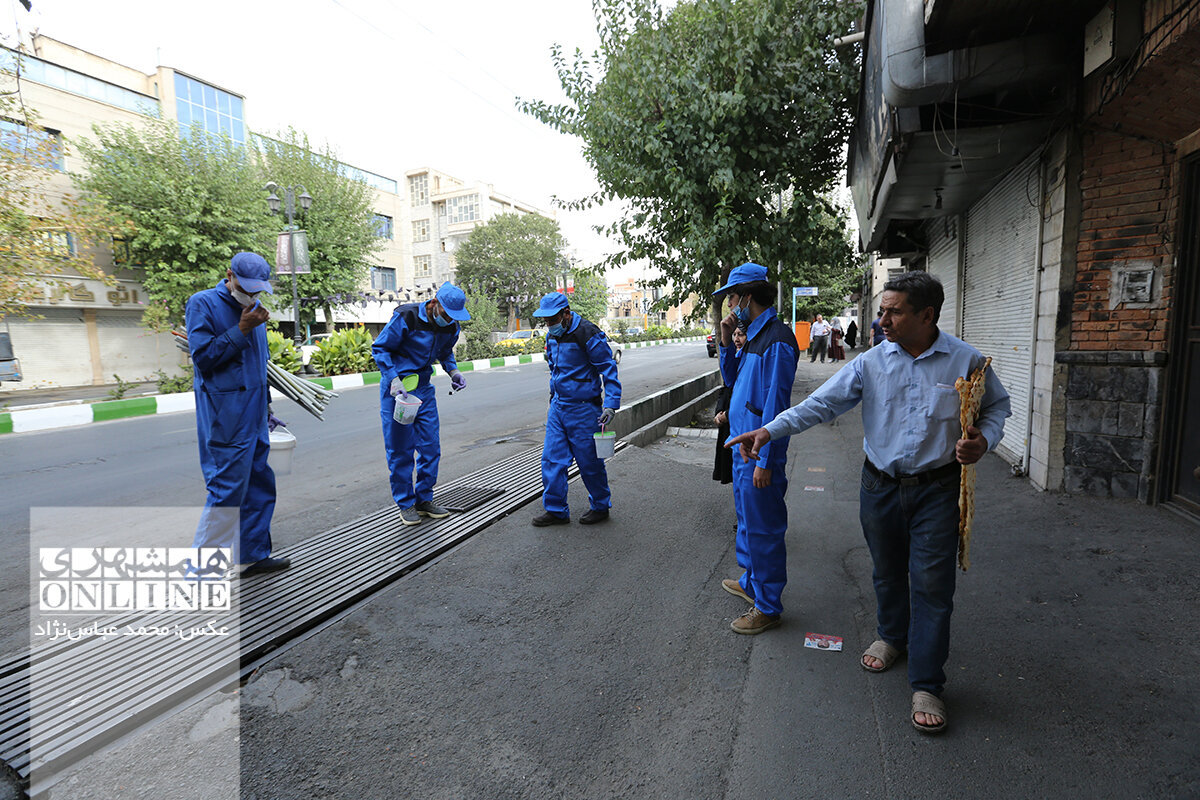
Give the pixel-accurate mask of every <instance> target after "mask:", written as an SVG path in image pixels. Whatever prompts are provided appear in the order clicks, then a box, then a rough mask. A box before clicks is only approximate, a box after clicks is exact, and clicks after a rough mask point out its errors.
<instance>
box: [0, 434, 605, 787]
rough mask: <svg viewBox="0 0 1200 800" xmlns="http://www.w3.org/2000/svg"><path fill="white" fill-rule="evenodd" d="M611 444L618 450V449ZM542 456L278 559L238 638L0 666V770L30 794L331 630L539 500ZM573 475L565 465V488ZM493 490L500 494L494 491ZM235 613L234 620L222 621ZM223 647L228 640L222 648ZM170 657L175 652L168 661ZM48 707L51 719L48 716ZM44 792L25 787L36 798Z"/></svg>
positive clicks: (96, 648) (249, 596)
mask: <svg viewBox="0 0 1200 800" xmlns="http://www.w3.org/2000/svg"><path fill="white" fill-rule="evenodd" d="M624 446H625V443H624V442H618V443H617V448H618V449H624ZM541 452H542V451H541V448H540V447H538V448H534V449H531V450H527V451H525V452H523V453H518V454H517V455H515V456H512V457H510V458H508V459H505V460H504V461H500V462H498V463H496V464H493V465H492V466H490V467H486V468H484V469H482V470H479V471H478V472H475V473H472V474H470V475H466V476H464V477H462V478H459V479H458V480H455V481H452V482H450V483H448V484H447V485H446V486H445V488H444V489H442V490H440V491H439V492H438V493H437V494H436V495H435V497H434V499H435V501H437V502H439V503H441V502H443V500H444V502H445V503H447V504H448V505H447V507H448V508H463V509H465V510H464V511H462V512H461V513H457V514H454V515H452V516H450V517H448V518H446V519H442V520H426V521H424V522H422V524H421V525H417V526H406V525H403V524H402V523H401V522H400V516H399V513H398V512H397V510H396V509H395V508H394V507H389V508H386V509H383V510H381V511H377V512H375V513H374V514H369V515H367V516H365V517H362V518H361V519H358V520H355V521H354V522H351V523H348V524H346V525H342V526H341V527H338V528H334V529H332V530H330V531H328V532H327V533H325V534H322V535H320V536H315V537H313V538H312V539H309V540H307V541H304V542H300V543H298V544H296V545H294V546H292V547H289V548H285V549H284V550H281V551H279V553H278V555H288V556H290V557H291V558H292V560H293V563H294V566H293V567H292V568H291V569H289V570H287V571H286V572H281V573H277V574H274V575H271V576H269V577H268V578H267V579H262V578H250V579H246V580H245V581H239V582H235V584H234V591H233V604H234V606H235V607H236V608H238V609H239V611H238V612H237V613H238V614H239V623H240V625H239V628H240V630H239V636H238V637H207V638H205V639H204V640H203V643H202V644H200V645H198V646H197V648H195V649H186V650H184V649H181V648H179V647H178V644H177V641H178V640H176V639H175V638H174V637H160V636H150V637H134V638H131V639H126V640H124V641H125V642H130V643H132V645H136V646H121V641H122V640H121V637H117V638H116V639H114V640H113V641H106V640H104V639H102V638H98V637H89V638H82V639H80V640H78V641H59V642H53V643H50V644H45V645H40V646H38V647H35V648H31V649H30V650H29V651H27V652H26V653H25V654H23V655H21V656H18V657H17V658H14V659H11V660H9V661H7V662H3V663H0V760H2V761H4V762H5V763H6V764H8V765H9V766H10V767H11V768H12V769H13V770H14V771H15V772H16V773H17V774H18V775H19V776H20V778H21V780H22V781H24V782H25V783H26V785H28V784H29V780H30V775H31V774H32V773H33V771H34V770H35V769H37V770H43V769H46V768H49V774H54V773H58V772H60V771H61V770H63V769H64V768H66V767H67V766H69V765H71V764H72V763H74V762H76V761H77V760H79V759H80V758H82V757H84V756H86V755H88V754H90V753H91V752H93V751H94V750H96V749H97V748H98V747H100V746H101V745H103V744H106V743H108V742H111V741H113V740H115V739H117V738H118V737H120V736H122V735H124V734H125V733H127V732H129V731H131V730H134V729H136V728H139V727H142V726H146V725H148V724H150V723H152V722H153V721H154V719H155V718H156V717H158V716H160V715H164V714H166V713H168V712H170V711H172V710H174V709H177V708H182V707H184V706H186V705H189V704H191V703H193V702H194V701H196V700H198V699H199V698H201V697H203V696H204V695H205V694H208V693H210V692H212V691H214V690H216V689H219V688H221V687H222V686H225V685H227V684H228V683H229V682H230V678H231V676H232V675H234V674H235V673H236V674H237V675H238V676H239V677H240V678H242V679H244V678H246V677H247V676H248V675H249V674H250V673H251V672H252V671H253V670H254V669H256V668H257V667H258V665H260V664H261V663H262V662H264V661H265V660H267V658H268V654H270V656H271V657H273V656H275V655H278V651H279V649H280V648H281V647H283V646H285V645H286V644H288V643H289V642H292V641H295V640H297V639H299V638H300V637H301V636H302V635H303V634H305V633H307V632H309V631H311V630H313V629H314V628H317V627H319V626H323V625H327V624H329V623H330V622H333V621H336V619H338V618H340V617H341V616H345V615H346V614H348V613H349V612H350V611H351V610H353V608H354V607H355V606H356V605H358V604H359V603H360V602H362V601H363V600H365V599H367V598H368V597H369V596H370V595H372V594H374V593H375V592H377V591H379V590H380V589H382V588H384V587H385V586H387V585H388V584H390V583H392V582H394V581H395V580H397V579H398V578H400V577H402V576H403V575H405V574H406V573H408V572H411V571H412V570H413V569H415V568H417V567H419V566H421V565H422V564H425V563H427V562H429V561H430V560H432V559H434V558H436V557H437V556H438V555H440V554H442V553H444V552H445V551H447V550H449V549H450V548H452V547H454V546H455V545H457V544H459V543H460V542H462V541H464V540H466V539H468V538H470V537H471V536H473V535H474V534H476V533H478V532H479V531H481V530H483V529H484V528H486V527H487V526H488V525H490V524H491V523H492V522H494V521H496V520H498V519H500V518H502V517H505V516H507V515H509V514H511V513H512V512H513V511H515V510H516V509H518V508H519V507H521V506H522V505H525V504H526V503H528V502H530V501H531V500H533V499H535V498H536V497H537V496H538V495H540V494H541V491H542V483H541V473H540V470H539V469H538V468H537V467H538V465H539V464H540V460H541ZM577 475H578V468H577V467H574V466H572V467H571V471H570V478H571V479H574V478H575V477H576V476H577ZM497 486H506V487H507V488H506V489H501V490H499V491H497V490H496V488H495V487H497ZM231 613H232V612H231ZM195 619H196V617H195V612H178V613H169V612H168V613H163V612H159V613H157V614H153V615H151V614H147V613H143V614H128V615H123V616H117V617H113V618H111V619H108V620H103V621H99V622H97V623H96V624H97V627H99V628H106V627H110V626H112V627H117V628H119V629H124V628H125V626H127V625H133V626H135V627H136V626H139V625H157V626H162V627H167V626H172V625H173V624H174V623H176V622H178V623H179V624H180V625H181V626H183V627H185V628H186V627H187V626H188V624H189V623H190V624H194V623H195ZM231 640H232V641H231ZM172 647H173V648H174V649H175V654H174V655H173V656H172V655H171V649H172ZM35 669H36V670H38V672H39V676H41V681H40V685H39V703H40V705H41V707H42V709H43V712H42V713H41V714H40V716H39V719H38V735H39V750H38V752H37V753H33V752H31V749H32V746H33V745H32V742H31V731H30V720H29V713H30V698H29V692H30V683H31V673H32V671H33V670H35ZM45 709H53V710H50V711H45ZM52 783H53V778H51V779H50V781H49V782H47V783H46V784H45V785H40V786H36V787H31V791H42V790H44V789H45V788H48V787H49V786H50V785H52Z"/></svg>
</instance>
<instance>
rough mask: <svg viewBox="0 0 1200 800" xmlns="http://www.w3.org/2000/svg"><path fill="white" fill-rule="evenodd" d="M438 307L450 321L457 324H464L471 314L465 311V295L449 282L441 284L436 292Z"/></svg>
mask: <svg viewBox="0 0 1200 800" xmlns="http://www.w3.org/2000/svg"><path fill="white" fill-rule="evenodd" d="M435 297H437V301H438V305H440V306H441V307H442V310H443V311H445V312H446V314H447V316H449V317H450V319H453V320H457V321H459V322H466V321H467V320H469V319H470V318H471V312H470V311H467V295H466V292H464V291H463V290H462V289H460V288H458V287H457V286H455V285H454V284H453V283H451V282H450V281H446V282H445V283H443V284H442V286H441V288H440V289H438V290H437V294H436V295H435Z"/></svg>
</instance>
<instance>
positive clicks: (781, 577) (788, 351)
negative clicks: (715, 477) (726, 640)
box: [713, 262, 800, 635]
mask: <svg viewBox="0 0 1200 800" xmlns="http://www.w3.org/2000/svg"><path fill="white" fill-rule="evenodd" d="M776 293H777V292H776V289H775V285H774V284H772V283H768V282H767V268H766V267H764V266H762V265H760V264H755V263H752V262H749V263H746V264H742V265H741V266H738V267H735V268H734V269H732V270H730V272H729V281H728V283H726V284H725V285H724V286H722V287H721V288H720V289H718V290H717V291H716V292H714V293H713V296H714V297H718V296H721V295H724V296H725V297H727V298H728V300H729V308H730V314H729V315H728V316H727V317H725V318H724V319H723V320H721V345H720V353H721V374H722V377H723V378H724V380H725V384H726V385H728V386H732V387H733V393H732V395H731V398H730V402H729V431H730V433H731V434H732V435H733V436H738V435H740V434H743V433H745V432H747V431H752V430H754V429H756V428H760V427H762V424H763V420H770V419H773V418H774V416H775V415H776V414H778V413H779V412H780V411H783V410H784V409H786V408H789V407H790V406H791V397H792V384H793V383H794V382H795V380H796V362H797V361H798V360H799V358H800V353H799V350H798V348H797V346H796V336H795V334H794V333H793V332H792V331H791V329H789V328H788V326H787V325H786V324H784V322H783V321H782V320H781V319H779V316H778V315H777V314H776V313H775V307H774V306H775V297H776ZM739 324H742V325H744V326H745V327H746V344H745V345H743V346H742V350H741V353H737V352H736V351H735V350H734V347H733V346H732V342H733V332H734V330H736V328H737V326H738V325H739ZM787 447H788V439H787V438H786V437H785V438H782V439H778V440H776V441H774V442H771V444H770V446H769V447H764V448H763V449H762V450H761V451H760V453H759V457H758V460H757V461H753V462H747V461H745V460H743V459H742V458H738V457H735V458H734V459H733V502H734V508H735V509H736V511H737V538H736V551H737V561H738V565H739V566H740V567H741V568H742V569H743V570H744V572H743V574H742V575H741V577H740V578H737V579H733V578H726V579H724V580H723V581H721V586H722V588H724V589H725V591H727V592H729V593H730V594H732V595H736V596H737V597H740V598H742V599H743V600H746V601H747V602H750V603H753V604H754V605H753V606H751V608H750V609H749V610H748V611H746V612H745V613H744V614H742V615H741V616H740V617H738V618H737V619H735V620H734V621H733V623H732V625H731V626H730V627H732V628H733V630H734V631H735V632H737V633H744V634H751V635H753V634H757V633H762V632H763V631H766V630H770V629H771V628H774V627H775V626H777V625H779V623H780V615H781V614H782V613H783V604H782V602H781V596H782V594H783V587H784V584H786V583H787V551H786V548H785V545H784V537H785V534H786V533H787V505H786V503H785V502H784V497H785V495H786V494H787V475H786V473H785V467H786V466H787Z"/></svg>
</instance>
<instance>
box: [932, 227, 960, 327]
mask: <svg viewBox="0 0 1200 800" xmlns="http://www.w3.org/2000/svg"><path fill="white" fill-rule="evenodd" d="M958 227H959V223H958V217H943V218H941V219H934V220H930V221H929V223H928V224H927V225H926V226H925V235H926V236H927V237H928V238H927V239H926V241H927V242H929V260H928V262H927V264H926V267H925V271H926V272H928V273H929V274H930V275H932V276H934V277H935V278H937V279H938V280H939V281H941V282H942V288H943V289H945V291H946V302H945V303H943V304H942V314H941V316H940V317H938V327H939V328H940V329H942V330H943V331H945V332H946V333H949V334H951V335H953V336H957V335H958V317H959V313H958V312H959V309H960V308H961V307H962V303H961V298H960V297H959V294H958Z"/></svg>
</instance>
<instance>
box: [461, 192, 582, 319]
mask: <svg viewBox="0 0 1200 800" xmlns="http://www.w3.org/2000/svg"><path fill="white" fill-rule="evenodd" d="M565 246H566V241H565V240H564V239H563V237H562V234H561V233H560V232H559V230H558V223H557V222H555V221H554V220H552V219H547V218H546V217H542V216H539V215H537V214H501V215H499V216H496V217H492V219H491V220H489V221H488V223H487V224H486V225H480V226H479V227H478V228H476V229H475V230H473V231H471V236H470V237H469V238H468V239H467V241H465V242H464V243H463V244H462V246H461V247H459V248H458V253H457V254H456V258H457V261H458V279H459V280H460V281H462V282H463V283H470V284H472V285H475V286H482V287H483V289H484V291H485V292H486V294H487V295H488V296H489V297H494V298H496V299H497V300H498V301H500V302H501V303H504V304H505V305H506V306H511V307H514V308H515V309H516V313H517V316H519V317H521V318H523V319H528V318H529V317H530V315H531V314H532V313H533V310H534V309H536V308H537V304H538V300H539V299H541V296H542V295H544V294H546V293H547V292H552V291H554V288H555V278H556V277H557V275H559V274H560V272H561V270H560V267H559V265H560V264H563V263H565V261H566V259H565V257H564V256H563V252H562V251H563V248H564V247H565Z"/></svg>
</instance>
